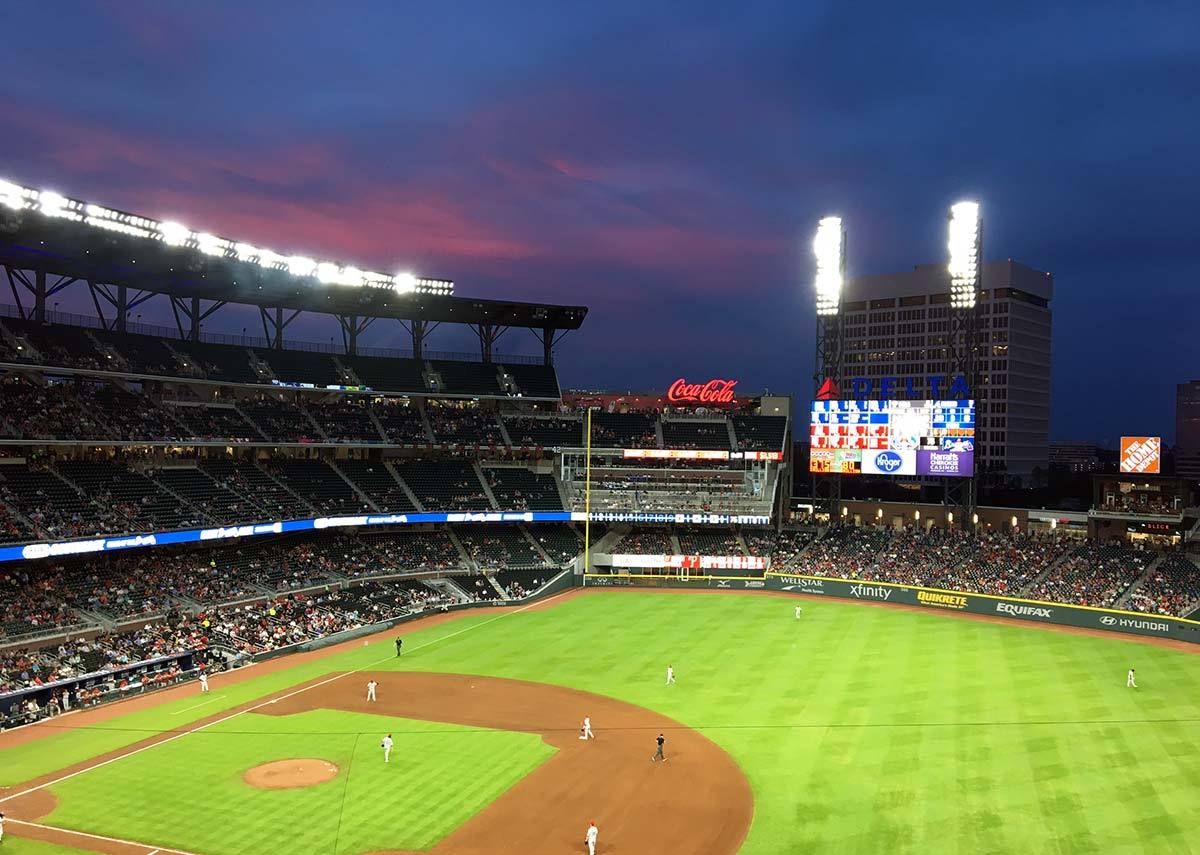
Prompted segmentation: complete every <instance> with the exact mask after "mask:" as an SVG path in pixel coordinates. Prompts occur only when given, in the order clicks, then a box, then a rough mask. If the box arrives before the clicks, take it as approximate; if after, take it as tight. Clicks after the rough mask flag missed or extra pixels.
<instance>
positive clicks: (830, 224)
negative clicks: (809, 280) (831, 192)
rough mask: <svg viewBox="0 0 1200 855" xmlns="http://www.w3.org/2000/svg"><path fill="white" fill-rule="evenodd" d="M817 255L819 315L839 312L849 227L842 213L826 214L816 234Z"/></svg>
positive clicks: (814, 251) (814, 248)
mask: <svg viewBox="0 0 1200 855" xmlns="http://www.w3.org/2000/svg"><path fill="white" fill-rule="evenodd" d="M813 255H814V256H816V259H817V276H816V291H817V316H818V317H829V316H831V315H836V314H837V313H838V310H839V308H840V307H841V304H842V280H843V278H844V277H845V267H846V230H845V229H843V228H842V218H841V217H825V218H823V219H822V220H821V221H820V222H819V223H818V224H817V234H816V237H814V238H813Z"/></svg>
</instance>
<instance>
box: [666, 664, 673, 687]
mask: <svg viewBox="0 0 1200 855" xmlns="http://www.w3.org/2000/svg"><path fill="white" fill-rule="evenodd" d="M674 682H675V669H674V668H672V667H671V666H670V665H668V666H667V685H668V686H669V685H671V684H672V683H674Z"/></svg>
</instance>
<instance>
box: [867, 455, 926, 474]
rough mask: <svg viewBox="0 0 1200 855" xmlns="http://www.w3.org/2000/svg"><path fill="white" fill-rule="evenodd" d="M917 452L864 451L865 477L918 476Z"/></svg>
mask: <svg viewBox="0 0 1200 855" xmlns="http://www.w3.org/2000/svg"><path fill="white" fill-rule="evenodd" d="M917 453H918V452H916V451H864V452H863V461H862V472H863V474H864V475H916V474H917Z"/></svg>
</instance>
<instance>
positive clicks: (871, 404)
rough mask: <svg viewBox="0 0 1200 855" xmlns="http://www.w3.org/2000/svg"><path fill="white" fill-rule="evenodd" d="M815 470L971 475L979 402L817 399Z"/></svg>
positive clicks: (812, 429)
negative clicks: (976, 403) (976, 406)
mask: <svg viewBox="0 0 1200 855" xmlns="http://www.w3.org/2000/svg"><path fill="white" fill-rule="evenodd" d="M808 437H809V467H808V468H809V471H810V472H815V473H837V474H841V475H921V476H927V477H939V478H970V477H971V476H972V475H973V474H974V472H975V402H974V401H969V400H968V401H962V400H959V401H813V404H812V419H811V421H810V423H809V429H808Z"/></svg>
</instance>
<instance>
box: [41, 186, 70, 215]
mask: <svg viewBox="0 0 1200 855" xmlns="http://www.w3.org/2000/svg"><path fill="white" fill-rule="evenodd" d="M68 204H69V203H68V202H67V197H66V196H63V195H61V194H59V193H55V192H53V191H52V190H43V191H42V192H41V194H40V195H39V196H38V208H40V209H41V211H42V213H43V214H45V215H46V216H47V217H69V216H71V211H70V210H69V208H68Z"/></svg>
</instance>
